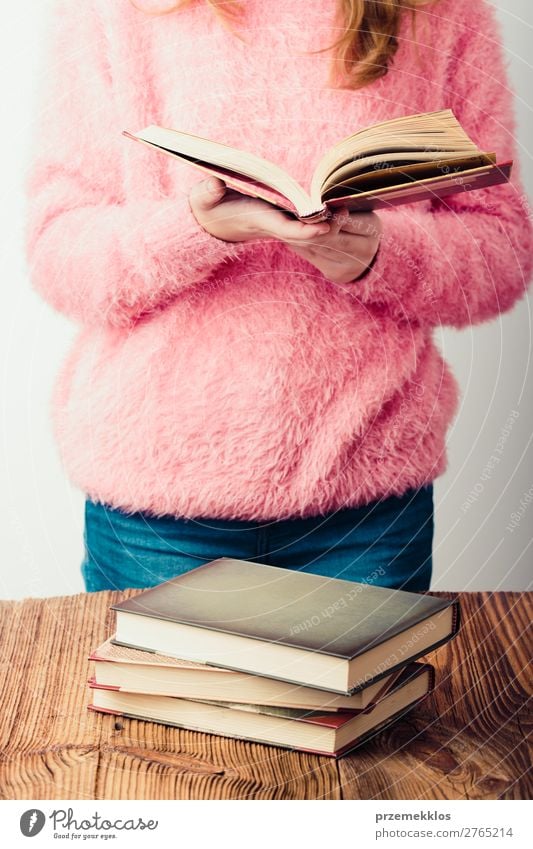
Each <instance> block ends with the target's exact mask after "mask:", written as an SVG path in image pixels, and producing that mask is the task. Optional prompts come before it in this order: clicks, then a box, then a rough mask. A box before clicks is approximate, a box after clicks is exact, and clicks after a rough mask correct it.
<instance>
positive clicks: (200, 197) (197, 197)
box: [191, 177, 226, 210]
mask: <svg viewBox="0 0 533 849" xmlns="http://www.w3.org/2000/svg"><path fill="white" fill-rule="evenodd" d="M225 193H226V184H225V183H224V181H223V180H219V178H218V177H209V179H208V180H202V181H201V182H200V183H196V184H195V185H194V186H193V187H192V189H191V197H192V199H193V201H194V204H195V206H196V207H197V208H198V209H201V210H208V209H212V207H213V206H216V205H217V203H219V202H220V201H221V200H222V198H223V197H224V195H225Z"/></svg>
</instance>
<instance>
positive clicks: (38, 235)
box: [28, 0, 532, 591]
mask: <svg viewBox="0 0 533 849" xmlns="http://www.w3.org/2000/svg"><path fill="white" fill-rule="evenodd" d="M163 1H164V0H161V2H163ZM171 2H172V0H169V6H170V4H171ZM169 6H167V7H166V8H162V7H161V6H160V5H159V6H158V5H157V4H156V3H154V2H149V0H135V4H133V3H132V2H131V0H85V2H84V3H73V2H72V0H58V2H57V8H56V10H55V15H54V17H53V21H52V26H53V37H51V39H50V54H49V59H48V66H47V67H46V74H45V80H44V83H43V93H42V98H43V100H42V110H41V112H40V114H39V128H38V130H37V131H36V133H35V138H36V139H37V140H38V144H36V146H35V160H34V162H33V163H32V167H31V171H30V174H29V176H28V194H29V198H30V204H29V221H28V254H29V260H30V267H31V276H32V281H33V285H34V286H35V287H36V289H37V290H38V291H39V292H40V293H41V294H42V296H43V297H44V298H46V299H47V300H48V302H49V303H50V304H52V306H54V307H55V308H56V309H58V310H60V311H61V312H62V313H64V314H65V315H67V316H69V317H70V318H72V319H73V320H75V321H76V322H78V323H79V325H80V329H79V335H78V336H77V339H76V342H75V345H74V347H73V349H72V351H71V352H70V355H69V356H68V358H67V359H66V362H65V363H64V365H63V368H62V370H61V374H60V376H59V379H58V382H57V384H56V388H55V391H54V397H53V416H54V426H55V433H56V435H57V439H58V444H59V447H60V451H61V457H62V459H63V462H64V464H65V467H66V469H67V471H68V474H69V477H70V479H71V481H72V482H73V483H74V484H75V485H76V486H78V487H79V488H81V489H82V490H83V492H84V493H85V494H86V514H85V548H86V555H85V558H84V562H83V566H82V573H83V576H84V580H85V584H86V588H87V590H89V591H91V590H100V589H106V588H124V587H143V586H150V585H154V584H157V583H160V582H162V581H164V580H166V579H168V578H170V577H172V576H173V575H176V574H178V573H180V572H182V571H184V570H188V569H191V568H194V567H195V566H198V565H200V564H201V563H203V562H206V561H208V560H210V559H213V558H215V557H220V556H229V557H238V558H243V559H249V560H253V559H256V560H258V561H259V562H264V563H271V564H273V565H279V566H282V567H286V568H290V569H299V570H306V571H312V572H317V573H320V574H324V575H328V576H335V577H340V578H345V579H348V580H358V581H367V582H375V583H379V584H384V585H388V586H392V587H400V588H404V589H413V590H423V589H426V588H428V586H429V583H430V577H431V545H432V534H433V503H432V482H433V480H434V479H435V477H437V476H438V475H439V474H441V473H442V471H443V470H444V468H445V465H446V458H445V435H446V431H447V428H448V425H449V424H450V421H451V419H452V417H453V415H454V411H455V409H456V399H457V389H456V384H455V382H454V379H453V377H452V375H451V374H450V371H449V370H448V368H447V366H446V364H445V363H444V362H443V360H442V359H441V357H440V356H439V353H438V350H437V348H436V346H435V345H434V343H433V341H432V331H433V329H434V328H435V327H436V326H438V325H450V326H454V327H464V326H466V325H469V324H475V323H478V322H481V321H484V320H486V319H490V318H492V317H494V316H497V315H498V314H499V313H501V312H502V311H504V310H507V309H509V308H510V307H511V306H512V305H513V304H514V303H515V302H516V300H517V299H518V298H519V297H520V296H521V295H522V293H523V292H524V289H525V285H526V283H527V282H528V279H529V275H530V271H531V247H532V241H531V229H530V224H529V220H528V215H527V204H526V202H525V200H524V197H523V194H522V189H521V188H520V183H519V180H518V176H517V169H516V166H515V170H514V176H513V179H512V182H511V183H510V184H508V185H503V186H498V187H496V188H492V189H489V190H478V191H476V192H471V193H463V194H457V195H455V196H454V197H452V198H450V199H448V200H447V201H446V202H445V203H444V202H438V201H434V202H431V201H427V202H423V203H418V204H413V205H410V206H404V207H401V208H397V209H391V210H386V211H384V212H380V213H379V214H370V213H367V214H353V213H352V214H351V215H348V214H344V215H342V214H341V215H339V216H337V217H336V218H335V219H334V220H331V221H330V222H329V223H328V224H326V225H321V226H315V225H310V224H302V223H299V222H296V221H293V220H290V219H289V218H288V217H287V216H285V215H284V214H283V213H281V212H278V211H275V210H273V209H272V208H270V207H268V205H266V204H265V203H263V202H261V201H258V200H257V201H256V200H249V199H245V198H243V197H242V196H236V195H235V193H234V192H230V191H228V190H226V187H225V186H224V184H223V183H222V182H220V181H218V180H214V181H211V180H206V179H199V172H198V171H197V170H196V169H194V168H191V167H189V166H185V165H183V164H180V163H179V162H176V161H173V160H171V159H170V157H166V156H162V155H157V154H155V153H154V152H153V151H151V150H149V149H147V148H145V147H144V146H142V145H138V144H134V143H132V142H131V141H129V140H127V139H125V138H124V137H123V136H122V135H121V131H122V130H123V129H130V130H136V129H139V128H141V127H144V126H146V125H147V124H150V123H155V124H160V125H162V126H168V127H174V128H177V129H180V130H185V131H187V132H191V133H195V134H198V135H202V136H205V137H209V138H212V139H216V140H218V141H221V142H224V143H226V144H229V145H232V146H235V147H238V148H241V149H244V150H250V151H253V152H255V153H257V154H259V155H261V156H264V157H265V158H267V159H270V160H272V161H275V162H278V163H279V164H280V165H282V166H284V167H285V168H286V170H287V171H289V172H290V173H291V174H292V175H293V176H294V177H295V178H296V179H298V180H299V181H300V182H302V183H304V184H306V183H307V182H308V180H309V177H310V174H311V173H312V170H313V167H314V165H315V164H316V163H317V161H318V159H319V158H320V157H321V155H322V154H323V153H324V151H325V150H326V149H327V148H328V147H330V146H331V145H333V144H334V143H335V142H336V141H338V140H339V139H341V138H342V137H344V136H347V135H349V134H351V133H353V132H355V131H357V130H358V129H360V128H363V127H365V126H368V125H370V124H374V123H377V122H379V121H383V120H387V119H390V118H394V117H397V116H402V115H408V114H412V113H417V112H426V111H434V110H439V109H443V108H451V109H453V110H454V112H455V114H456V116H457V117H458V119H459V120H460V122H461V123H462V125H463V126H464V128H465V129H466V131H467V132H468V133H469V134H470V135H471V137H472V138H473V139H474V140H475V142H476V143H477V144H478V146H479V147H480V148H482V149H485V150H495V151H496V152H497V154H498V157H499V158H500V159H502V160H503V159H510V158H513V157H514V156H515V153H516V152H515V145H514V131H513V117H512V105H511V95H510V92H509V87H508V83H507V81H506V75H505V69H504V62H503V58H502V48H501V44H500V37H499V33H498V28H497V25H496V20H495V16H494V13H493V11H492V9H491V7H490V4H489V3H488V2H486V0H470V2H469V3H463V2H461V0H437V2H432V3H417V2H414V0H410V2H407V0H403V1H402V0H383V2H377V3H376V2H373V1H372V2H370V0H368V2H367V0H291V2H288V0H269V2H268V3H263V2H260V0H243V2H242V3H240V4H239V7H238V9H237V7H236V5H235V4H231V3H215V2H214V0H212V2H205V0H192V2H182V3H178V6H177V7H170V8H169ZM232 10H233V12H234V14H231V15H230V12H231V11H232ZM164 12H168V13H167V14H164ZM228 16H229V17H228Z"/></svg>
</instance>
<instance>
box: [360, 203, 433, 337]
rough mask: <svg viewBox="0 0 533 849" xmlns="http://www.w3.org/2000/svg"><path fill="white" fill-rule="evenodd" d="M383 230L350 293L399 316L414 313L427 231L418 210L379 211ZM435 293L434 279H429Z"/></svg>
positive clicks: (420, 295) (421, 297)
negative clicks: (372, 253) (369, 262)
mask: <svg viewBox="0 0 533 849" xmlns="http://www.w3.org/2000/svg"><path fill="white" fill-rule="evenodd" d="M382 224H383V231H382V234H381V238H380V243H379V247H378V250H377V253H376V255H375V257H374V260H373V262H372V263H371V265H370V266H369V267H368V269H367V270H366V272H364V273H363V274H362V275H361V277H360V278H358V279H357V280H356V281H355V282H354V284H353V288H354V294H355V295H356V296H357V298H358V299H359V300H361V301H362V302H364V303H375V304H380V305H384V306H387V308H388V309H389V310H390V311H391V312H392V313H393V314H395V315H396V316H397V318H399V319H401V320H409V319H410V318H412V317H413V315H414V316H416V314H417V312H418V309H419V307H421V306H422V303H423V302H425V299H426V293H427V291H429V287H428V285H427V281H426V268H427V255H428V238H429V236H428V234H427V232H426V230H425V228H424V226H423V223H422V222H421V221H420V218H419V216H418V213H416V212H413V210H409V211H408V212H403V211H402V212H396V211H394V212H388V211H386V212H385V213H384V214H383V215H382ZM431 284H432V285H431V294H432V296H433V297H435V291H434V290H435V287H436V281H434V280H433V279H432V281H431Z"/></svg>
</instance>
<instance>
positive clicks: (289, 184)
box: [123, 109, 512, 221]
mask: <svg viewBox="0 0 533 849" xmlns="http://www.w3.org/2000/svg"><path fill="white" fill-rule="evenodd" d="M123 135H125V136H127V137H129V138H132V139H135V140H137V141H140V142H142V143H143V144H147V145H150V146H151V147H153V148H155V149H157V150H161V151H163V153H167V154H169V155H171V156H175V157H177V158H178V159H180V160H183V161H185V162H188V163H190V164H191V165H193V166H195V167H196V168H200V169H201V170H202V171H204V172H207V173H208V174H212V175H214V176H216V177H219V178H220V179H222V180H224V182H225V183H226V185H227V186H229V188H230V189H234V190H236V191H238V192H241V193H242V194H245V195H249V196H252V197H258V198H261V199H262V200H265V201H268V202H269V203H271V204H273V205H274V206H275V207H277V208H279V209H282V210H284V211H286V212H289V213H291V214H292V215H293V216H296V217H297V218H299V219H300V220H302V221H320V220H322V219H325V218H328V217H329V215H330V214H331V211H332V210H335V208H338V207H346V208H348V209H349V210H350V211H364V210H371V209H379V208H383V207H388V206H396V205H398V204H401V203H412V202H413V201H416V200H424V199H428V198H430V199H432V198H441V197H446V196H447V195H451V194H456V193H458V192H463V191H469V190H471V189H478V188H485V187H486V186H491V185H495V184H497V183H504V182H506V181H507V180H508V179H509V176H510V173H511V167H512V162H501V163H498V162H497V161H496V155H495V154H494V153H486V152H484V151H481V150H479V149H478V148H477V146H476V145H475V144H474V142H473V141H472V139H470V138H469V137H468V135H467V134H466V133H465V131H464V130H463V128H462V127H461V125H460V123H459V122H458V120H457V119H456V117H455V115H454V114H453V112H452V111H451V109H445V110H442V111H440V112H428V113H425V114H420V115H408V116H406V117H403V118H394V119H393V120H392V121H384V122H383V123H380V124H375V125H374V126H372V127H367V128H366V129H364V130H359V131H358V132H357V133H354V134H353V135H351V136H347V137H346V138H344V139H342V140H341V141H339V142H337V144H335V145H334V146H333V147H332V148H330V149H329V150H328V151H326V152H325V154H324V155H323V157H322V158H321V159H320V161H319V162H318V164H317V165H316V168H315V170H314V173H313V174H312V175H311V178H310V183H309V186H308V187H307V190H306V189H305V188H304V187H303V186H301V185H300V184H299V183H298V182H297V181H296V180H294V179H293V178H292V177H291V175H290V174H288V173H287V172H286V171H284V170H283V169H282V168H280V167H279V166H278V165H276V164H275V163H273V162H269V161H268V160H266V159H263V158H261V157H259V156H256V155H254V154H253V153H248V152H247V151H244V150H238V149H237V148H233V147H229V146H228V145H224V144H220V143H219V142H215V141H211V140H209V139H204V138H201V137H200V136H194V135H191V134H190V133H183V132H180V131H178V130H170V129H166V128H164V127H158V126H155V125H150V126H149V127H146V128H145V129H144V130H139V131H138V132H136V133H130V132H129V131H127V130H124V131H123Z"/></svg>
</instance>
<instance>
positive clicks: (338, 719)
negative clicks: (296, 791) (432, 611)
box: [87, 663, 434, 730]
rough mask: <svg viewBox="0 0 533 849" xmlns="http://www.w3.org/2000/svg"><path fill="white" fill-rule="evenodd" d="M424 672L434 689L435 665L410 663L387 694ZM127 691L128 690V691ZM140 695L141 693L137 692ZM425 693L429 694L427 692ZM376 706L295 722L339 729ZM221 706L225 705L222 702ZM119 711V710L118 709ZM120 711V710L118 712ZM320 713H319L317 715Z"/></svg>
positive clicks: (93, 684) (92, 683) (108, 686)
mask: <svg viewBox="0 0 533 849" xmlns="http://www.w3.org/2000/svg"><path fill="white" fill-rule="evenodd" d="M424 672H429V675H430V679H429V685H428V691H427V692H430V691H431V690H432V689H433V684H434V671H433V667H432V666H430V665H429V664H426V663H423V664H418V665H416V666H415V665H414V664H410V665H409V666H407V667H404V668H403V669H402V670H401V673H400V674H399V675H398V676H397V678H396V680H395V681H394V683H393V685H392V687H390V688H389V690H388V691H387V695H390V694H392V693H393V692H394V691H395V690H398V689H400V687H403V686H405V684H407V683H408V682H409V681H412V680H413V679H414V678H418V677H419V676H420V675H422V674H423V673H424ZM87 683H88V684H89V686H90V687H91V689H93V690H114V691H115V692H117V691H120V689H121V688H120V687H117V686H114V685H112V684H98V683H97V682H96V680H95V678H94V676H93V677H92V678H90V679H89V680H88V682H87ZM126 692H127V691H126ZM135 695H139V694H135ZM424 695H427V693H425V694H424ZM164 698H180V697H179V696H165V697H164ZM186 701H194V699H187V700H186ZM375 706H376V702H373V703H372V704H370V705H368V706H367V707H366V708H362V709H361V710H339V711H337V712H336V713H323V714H318V711H312V710H310V711H309V713H314V714H315V716H302V717H294V719H293V720H292V721H293V722H307V723H309V724H310V725H321V726H324V727H326V728H334V729H337V730H338V729H339V728H342V726H343V725H345V724H346V723H347V722H349V721H350V720H351V719H353V718H354V717H356V716H359V715H360V714H366V713H370V712H371V711H372V710H373V708H374V707H375ZM89 707H91V708H92V709H93V710H102V711H103V712H106V713H115V712H116V711H112V710H109V709H108V708H99V707H98V708H95V707H94V706H93V705H89ZM221 707H224V705H223V704H222V705H221ZM231 710H238V708H231ZM117 712H118V711H117ZM118 713H119V712H118ZM317 714H318V715H317ZM145 721H148V722H150V721H156V720H145Z"/></svg>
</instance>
